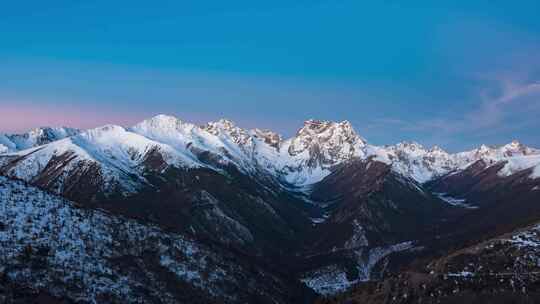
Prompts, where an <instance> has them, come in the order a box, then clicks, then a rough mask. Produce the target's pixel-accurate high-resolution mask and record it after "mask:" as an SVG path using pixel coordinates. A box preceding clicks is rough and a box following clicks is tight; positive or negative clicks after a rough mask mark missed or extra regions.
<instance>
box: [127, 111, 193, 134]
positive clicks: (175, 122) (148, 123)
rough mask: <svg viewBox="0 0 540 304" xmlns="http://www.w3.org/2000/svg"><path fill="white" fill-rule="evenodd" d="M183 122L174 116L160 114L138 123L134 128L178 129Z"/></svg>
mask: <svg viewBox="0 0 540 304" xmlns="http://www.w3.org/2000/svg"><path fill="white" fill-rule="evenodd" d="M181 124H182V122H181V121H180V120H179V119H178V118H176V117H174V116H170V115H164V114H160V115H156V116H154V117H152V118H150V119H146V120H143V121H142V122H140V123H138V124H136V125H135V126H134V127H133V128H135V129H161V130H172V129H176V128H177V127H178V126H179V125H181Z"/></svg>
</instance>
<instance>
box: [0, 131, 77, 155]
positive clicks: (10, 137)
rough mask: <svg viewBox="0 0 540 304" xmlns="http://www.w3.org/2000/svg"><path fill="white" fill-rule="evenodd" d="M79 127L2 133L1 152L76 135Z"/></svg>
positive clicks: (0, 140)
mask: <svg viewBox="0 0 540 304" xmlns="http://www.w3.org/2000/svg"><path fill="white" fill-rule="evenodd" d="M79 132H80V130H78V129H73V128H67V127H40V128H34V129H32V130H30V131H28V132H26V133H23V134H3V135H0V153H5V152H14V151H19V150H24V149H29V148H33V147H37V146H41V145H44V144H48V143H51V142H53V141H56V140H60V139H63V138H66V137H70V136H73V135H76V134H78V133H79Z"/></svg>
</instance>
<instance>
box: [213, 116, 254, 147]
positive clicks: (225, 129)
mask: <svg viewBox="0 0 540 304" xmlns="http://www.w3.org/2000/svg"><path fill="white" fill-rule="evenodd" d="M203 130H205V131H207V132H208V133H210V134H212V135H215V136H218V137H221V138H222V139H223V140H225V141H227V140H230V141H232V142H233V143H235V144H238V145H248V144H249V142H250V140H251V136H250V135H249V134H248V132H247V131H246V130H244V129H242V128H240V127H237V126H236V125H235V123H234V122H233V121H231V120H228V119H224V118H222V119H220V120H218V121H217V122H209V123H207V124H206V126H204V127H203Z"/></svg>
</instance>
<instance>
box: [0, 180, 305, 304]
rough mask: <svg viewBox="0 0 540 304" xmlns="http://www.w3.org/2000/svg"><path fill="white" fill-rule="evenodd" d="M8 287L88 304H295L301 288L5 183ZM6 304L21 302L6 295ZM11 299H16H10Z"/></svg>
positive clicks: (0, 226)
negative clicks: (255, 303)
mask: <svg viewBox="0 0 540 304" xmlns="http://www.w3.org/2000/svg"><path fill="white" fill-rule="evenodd" d="M0 201H1V202H2V204H1V205H0V243H1V246H0V259H1V260H2V266H1V269H0V270H1V273H2V278H3V284H5V285H8V286H12V287H11V288H16V289H19V290H26V291H25V294H24V295H22V297H23V298H24V297H31V296H32V295H35V296H36V297H37V296H40V295H48V296H50V297H53V298H57V299H65V300H69V301H73V302H79V301H83V302H88V303H125V302H126V301H127V302H130V303H149V302H150V303H242V302H260V303H290V302H291V301H296V300H295V298H294V297H293V296H294V292H290V293H288V291H294V289H295V288H297V290H298V293H299V294H301V293H302V287H301V286H300V284H296V283H294V282H293V281H288V280H286V279H284V278H283V277H280V275H279V274H275V273H271V272H269V270H267V269H264V268H261V267H257V266H256V265H255V264H254V263H247V261H246V260H245V258H242V257H241V256H237V255H235V254H233V253H231V252H228V251H227V250H224V249H223V248H221V247H219V246H216V245H211V244H207V245H205V244H201V243H196V242H194V241H193V240H191V239H189V238H186V237H184V236H181V235H179V234H175V233H169V232H166V231H164V230H162V229H160V228H159V227H156V226H154V225H149V224H144V223H140V222H137V221H134V220H129V219H125V218H122V217H116V216H113V215H111V214H109V213H106V212H104V211H99V210H91V209H83V208H81V207H80V206H77V205H75V204H74V203H72V202H69V201H66V200H64V199H62V198H59V197H57V196H54V195H51V194H48V193H45V192H43V191H41V190H38V189H36V188H33V187H29V186H28V185H26V184H24V183H23V182H18V181H11V180H8V179H6V178H1V177H0ZM6 293H7V295H6V294H4V295H3V296H4V302H5V301H7V302H9V301H11V300H17V297H18V296H19V295H18V294H17V293H13V292H10V290H7V291H6ZM6 297H10V298H9V299H7V298H6Z"/></svg>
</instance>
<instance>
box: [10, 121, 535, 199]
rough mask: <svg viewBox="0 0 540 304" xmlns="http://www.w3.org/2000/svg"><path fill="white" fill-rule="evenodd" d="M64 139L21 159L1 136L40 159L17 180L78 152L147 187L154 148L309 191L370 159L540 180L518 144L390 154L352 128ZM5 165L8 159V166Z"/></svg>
mask: <svg viewBox="0 0 540 304" xmlns="http://www.w3.org/2000/svg"><path fill="white" fill-rule="evenodd" d="M70 130H74V129H70ZM51 132H52V131H51ZM51 132H49V133H51ZM70 132H74V133H76V134H72V133H70ZM57 133H58V134H59V136H58V137H61V136H64V135H65V136H67V138H66V139H61V140H57V141H53V142H51V143H49V144H46V145H44V146H39V151H38V152H36V153H32V152H34V151H36V148H30V149H27V150H23V151H19V152H15V153H14V152H13V151H15V150H17V147H18V146H17V145H15V144H14V143H13V142H12V141H10V138H9V137H6V136H2V135H0V153H4V154H3V155H5V156H7V157H8V158H9V157H10V156H15V155H16V156H22V155H28V154H30V153H32V156H29V157H27V159H25V160H24V161H23V162H22V163H21V164H22V165H21V166H17V167H15V168H12V169H11V170H12V171H11V173H12V174H13V175H14V176H17V177H19V178H23V179H25V180H31V179H32V178H33V177H35V176H36V175H37V174H38V173H39V171H40V170H42V169H43V168H44V167H45V166H46V165H47V162H48V161H49V160H50V159H51V158H52V157H53V156H58V155H60V154H62V153H66V152H68V151H70V152H73V153H74V154H75V155H76V159H77V160H88V161H92V162H97V163H99V164H101V165H102V168H103V170H104V172H103V173H104V174H105V175H106V176H109V177H112V178H113V179H121V178H120V176H121V175H122V174H131V175H134V176H139V177H140V182H144V178H142V177H141V176H140V164H141V161H142V158H143V157H144V155H145V154H146V153H147V152H148V151H150V149H156V148H157V149H158V150H159V151H160V153H161V154H162V155H163V156H164V158H165V161H166V162H167V164H168V165H171V166H178V167H193V166H202V165H204V166H209V167H215V168H216V169H219V168H220V167H222V166H227V165H231V164H232V165H235V166H236V167H237V168H238V169H239V170H241V171H244V172H245V173H247V174H258V173H263V174H269V175H271V176H275V177H276V178H277V179H279V180H281V181H283V182H284V183H287V184H289V185H292V186H296V187H302V188H303V187H306V186H309V185H311V184H314V183H316V182H318V181H320V180H322V179H323V178H324V177H326V176H327V175H329V174H330V173H331V172H332V170H333V168H334V167H335V166H337V165H339V164H341V163H344V162H347V161H350V160H352V159H368V158H371V159H373V160H376V161H380V162H384V163H386V164H389V165H391V167H392V169H393V170H394V171H395V172H398V173H400V174H402V175H405V176H408V177H411V178H413V179H414V180H416V181H417V182H419V183H424V182H427V181H429V180H432V179H434V178H437V177H440V176H443V175H445V174H447V173H450V172H455V171H458V170H462V169H465V168H466V167H467V166H469V165H471V164H473V163H474V162H476V161H478V160H483V161H484V162H485V163H486V164H488V165H494V164H496V163H499V162H506V165H505V166H504V168H503V169H502V170H501V171H500V172H499V175H501V176H505V175H510V174H514V173H516V172H518V171H521V170H525V169H529V168H533V173H532V174H531V177H532V178H536V177H540V167H539V166H540V151H539V150H536V149H533V148H529V147H526V146H524V145H522V144H520V143H519V142H517V141H513V142H512V143H509V144H507V145H504V146H501V147H488V146H485V145H482V146H480V147H479V148H478V149H474V150H471V151H466V152H460V153H453V154H452V153H448V152H446V151H444V150H443V149H441V148H440V147H437V146H435V147H433V148H425V147H423V146H422V145H420V144H418V143H415V142H402V143H399V144H396V145H393V146H384V147H383V146H375V145H371V144H369V143H367V141H366V140H365V139H364V138H363V137H361V136H360V135H358V134H357V133H356V131H355V130H354V128H353V127H352V125H351V123H350V122H348V121H343V122H331V121H319V120H313V119H311V120H308V121H306V122H305V123H304V125H303V126H302V128H301V129H300V130H299V131H298V132H297V134H296V135H295V136H293V137H291V138H289V139H283V138H282V137H281V136H280V135H279V134H277V133H274V132H272V131H268V130H260V129H253V130H247V129H243V128H240V127H238V126H237V125H236V124H235V123H234V122H232V121H230V120H227V119H221V120H218V121H216V122H210V123H208V124H206V125H204V126H197V125H195V124H192V123H189V122H184V121H182V120H180V119H178V118H176V117H174V116H169V115H157V116H155V117H152V118H150V119H147V120H144V121H142V122H140V123H138V124H136V125H135V126H133V127H131V128H128V129H124V128H123V127H120V126H113V125H108V126H104V127H101V128H96V129H92V130H88V131H85V132H82V133H78V131H77V132H76V131H67V129H66V130H64V131H58V132H57ZM68 135H69V136H68ZM6 152H10V153H6ZM204 153H210V154H211V155H212V157H211V163H208V160H207V159H206V160H204V161H203V160H202V159H201V155H203V154H204ZM2 162H3V161H2V160H1V159H0V165H1V164H2ZM125 186H126V188H129V189H133V188H134V187H136V185H133V184H131V185H125Z"/></svg>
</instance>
